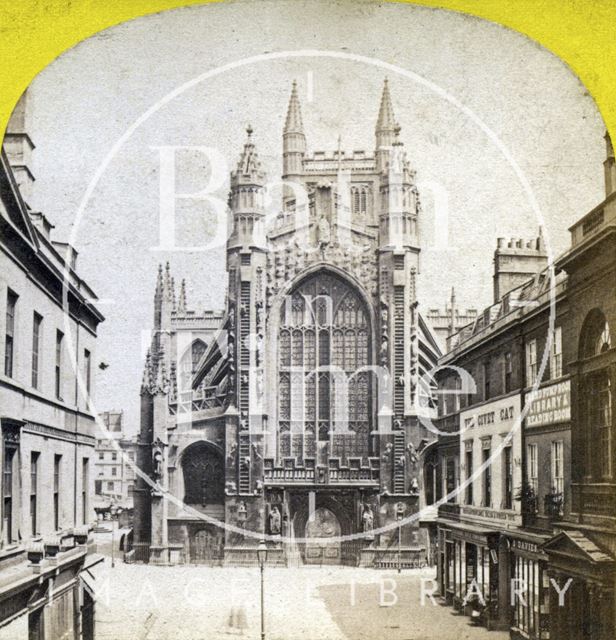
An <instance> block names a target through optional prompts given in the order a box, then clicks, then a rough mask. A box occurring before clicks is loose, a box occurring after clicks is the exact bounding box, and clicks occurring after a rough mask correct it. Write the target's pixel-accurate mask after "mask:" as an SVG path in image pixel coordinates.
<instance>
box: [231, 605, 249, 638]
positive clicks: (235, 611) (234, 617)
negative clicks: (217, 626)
mask: <svg viewBox="0 0 616 640" xmlns="http://www.w3.org/2000/svg"><path fill="white" fill-rule="evenodd" d="M246 629H248V620H247V619H246V609H245V608H244V606H243V605H240V606H233V607H231V611H230V612H229V620H228V622H227V630H226V632H227V633H232V634H234V635H240V636H243V635H244V631H245V630H246Z"/></svg>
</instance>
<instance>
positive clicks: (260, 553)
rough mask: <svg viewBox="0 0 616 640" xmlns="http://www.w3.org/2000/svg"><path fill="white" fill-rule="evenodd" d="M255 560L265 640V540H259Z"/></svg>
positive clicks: (263, 638) (262, 629) (262, 630)
mask: <svg viewBox="0 0 616 640" xmlns="http://www.w3.org/2000/svg"><path fill="white" fill-rule="evenodd" d="M257 560H258V561H259V569H260V570H261V640H265V605H264V599H263V594H264V586H263V574H264V572H265V562H266V560H267V545H266V544H265V540H261V542H259V546H258V547H257Z"/></svg>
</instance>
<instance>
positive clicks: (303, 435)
mask: <svg viewBox="0 0 616 640" xmlns="http://www.w3.org/2000/svg"><path fill="white" fill-rule="evenodd" d="M289 300H290V304H283V305H282V308H281V318H280V329H279V343H278V344H279V349H278V369H279V374H278V375H279V377H278V384H279V387H278V390H279V455H280V456H281V457H291V456H293V457H296V458H300V459H301V458H302V457H304V458H305V457H315V456H316V455H317V453H318V452H319V451H320V452H322V455H323V456H324V457H327V456H339V457H340V458H342V459H343V460H344V461H346V459H347V458H348V457H349V456H357V457H364V458H365V457H366V456H368V455H369V415H370V393H371V391H370V373H369V372H368V371H366V370H364V368H365V367H367V365H369V364H370V340H369V335H370V333H369V319H368V313H367V310H366V307H365V304H364V303H363V301H362V299H361V298H360V297H359V295H358V294H357V292H356V291H355V290H354V289H353V288H352V287H351V286H350V285H349V284H347V283H346V282H345V281H344V280H342V279H341V278H339V277H337V276H333V275H330V274H327V273H319V274H316V275H314V276H311V277H310V278H308V279H306V280H304V281H303V282H302V283H300V285H299V286H298V287H297V288H296V289H295V291H293V293H292V294H291V297H290V298H289ZM298 436H299V437H298Z"/></svg>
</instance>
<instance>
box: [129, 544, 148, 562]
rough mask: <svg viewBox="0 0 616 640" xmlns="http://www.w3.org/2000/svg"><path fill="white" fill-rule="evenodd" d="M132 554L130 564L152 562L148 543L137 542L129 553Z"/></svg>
mask: <svg viewBox="0 0 616 640" xmlns="http://www.w3.org/2000/svg"><path fill="white" fill-rule="evenodd" d="M129 553H130V554H132V555H131V556H130V557H129V558H128V561H129V562H149V561H150V545H149V543H147V542H135V543H134V544H133V548H132V549H131V550H130V552H129ZM127 555H128V554H127Z"/></svg>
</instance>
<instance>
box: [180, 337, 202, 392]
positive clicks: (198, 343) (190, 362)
mask: <svg viewBox="0 0 616 640" xmlns="http://www.w3.org/2000/svg"><path fill="white" fill-rule="evenodd" d="M206 348H207V345H206V344H205V342H203V340H201V339H200V338H197V339H196V340H193V342H192V344H191V345H190V347H189V348H188V349H186V351H185V352H184V354H183V355H182V358H181V359H180V367H179V384H180V391H188V390H190V388H191V385H192V378H193V376H194V375H195V373H196V371H197V366H198V365H199V361H200V360H201V358H202V356H203V354H204V353H205V350H206Z"/></svg>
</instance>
